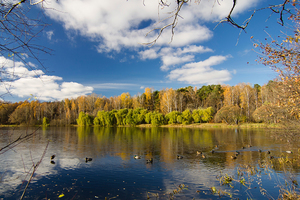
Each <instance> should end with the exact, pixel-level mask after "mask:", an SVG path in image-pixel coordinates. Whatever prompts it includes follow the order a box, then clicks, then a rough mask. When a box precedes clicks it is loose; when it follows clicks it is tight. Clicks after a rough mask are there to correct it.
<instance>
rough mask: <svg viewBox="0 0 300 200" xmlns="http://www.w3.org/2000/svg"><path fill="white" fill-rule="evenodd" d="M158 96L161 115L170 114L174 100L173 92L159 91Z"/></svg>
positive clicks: (169, 90)
mask: <svg viewBox="0 0 300 200" xmlns="http://www.w3.org/2000/svg"><path fill="white" fill-rule="evenodd" d="M159 95H160V96H159V99H160V110H161V112H162V113H163V114H167V113H169V112H172V111H173V109H174V101H173V99H174V98H175V90H173V89H172V88H170V89H168V88H166V89H165V90H162V91H160V93H159Z"/></svg>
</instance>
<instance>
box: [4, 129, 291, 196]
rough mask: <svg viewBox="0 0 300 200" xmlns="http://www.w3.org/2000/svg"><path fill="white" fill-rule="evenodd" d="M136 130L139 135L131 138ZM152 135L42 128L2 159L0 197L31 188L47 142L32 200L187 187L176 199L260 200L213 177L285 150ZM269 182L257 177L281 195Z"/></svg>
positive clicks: (227, 138)
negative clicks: (225, 195)
mask: <svg viewBox="0 0 300 200" xmlns="http://www.w3.org/2000/svg"><path fill="white" fill-rule="evenodd" d="M103 130H105V131H103ZM111 130H113V131H115V132H111ZM136 130H138V132H134V131H136ZM150 130H151V129H148V130H142V129H139V128H137V129H132V128H130V129H126V128H125V129H124V128H123V129H120V130H119V129H100V130H97V131H98V132H93V129H89V131H88V132H84V131H82V130H81V132H77V130H76V129H72V128H51V129H49V130H48V131H45V130H43V131H41V132H39V133H38V134H37V135H35V136H34V137H33V138H31V139H30V140H28V141H27V142H24V143H22V144H20V145H18V146H17V147H15V148H14V149H12V150H10V151H7V152H6V153H4V154H2V155H0V158H1V163H0V169H1V171H0V172H1V184H0V198H5V199H7V198H8V199H9V197H10V198H11V199H17V198H19V197H20V195H21V193H22V191H23V189H24V187H25V185H26V183H27V182H24V184H23V186H22V187H21V185H22V180H28V179H29V175H27V174H26V173H25V172H28V171H29V170H30V167H31V166H32V160H33V162H34V163H37V162H38V161H39V159H40V157H41V155H42V153H43V151H44V149H45V147H46V144H47V141H48V139H49V140H50V144H49V147H48V149H47V152H46V155H45V158H44V159H43V162H42V163H41V165H40V166H39V167H38V170H37V171H36V173H35V176H34V179H33V180H32V182H31V183H30V185H29V188H28V190H27V191H26V196H27V197H28V198H37V199H42V198H45V197H47V198H50V199H56V198H57V197H58V196H59V195H61V194H64V195H65V199H88V198H92V199H94V198H97V197H98V198H99V199H104V197H108V198H112V197H116V199H134V198H136V199H145V198H146V197H147V193H148V195H149V196H150V197H152V198H154V196H153V195H154V194H156V193H158V194H159V197H160V199H168V197H169V194H168V193H170V192H172V191H173V190H174V189H176V187H177V186H178V185H179V184H182V183H183V184H185V185H187V186H188V190H184V191H183V193H181V194H177V196H179V197H181V198H183V197H184V198H188V199H192V198H196V199H207V198H211V199H218V198H219V197H218V195H212V194H211V192H210V188H211V187H212V186H214V187H216V188H217V189H223V190H224V189H226V190H227V191H229V192H230V193H234V194H235V197H238V198H240V199H244V198H245V199H246V198H247V197H249V198H250V197H252V196H251V195H253V197H257V198H261V197H264V196H262V195H261V193H260V191H259V184H258V183H257V182H255V183H253V187H257V189H255V190H251V191H247V192H246V188H245V187H244V186H243V187H240V185H239V184H235V187H234V189H231V188H229V187H226V186H220V184H219V182H218V180H217V179H216V176H218V175H220V174H221V173H222V174H226V173H228V174H231V173H232V171H233V170H236V164H237V163H238V164H241V165H244V164H249V163H252V162H254V163H257V162H258V160H264V159H266V158H267V156H268V155H267V154H266V152H263V153H262V154H260V153H258V151H257V149H258V148H261V149H263V150H264V151H265V150H266V149H272V154H273V152H274V154H275V153H277V154H276V155H280V154H281V153H282V152H284V148H283V146H284V145H282V144H280V143H278V142H277V141H275V140H271V139H270V137H269V136H268V135H264V134H262V133H260V132H249V133H248V132H246V133H239V134H238V133H237V132H235V131H234V130H233V131H232V133H231V132H225V133H226V135H225V134H224V132H220V133H216V132H208V131H205V132H201V131H199V130H197V131H198V132H197V131H190V130H189V131H188V132H187V133H185V134H182V133H180V130H177V131H173V130H169V129H157V130H158V132H154V133H152V132H151V131H150ZM157 130H156V131H157ZM166 130H167V131H166ZM101 131H102V132H101ZM107 131H110V132H107ZM143 131H144V132H143ZM230 134H231V135H230ZM233 135H234V136H233ZM6 142H7V140H6V139H5V138H3V137H2V138H1V139H0V143H1V146H3V145H4V144H5V143H6ZM250 142H251V144H252V145H253V147H251V148H246V149H242V146H244V145H245V144H248V143H250ZM216 144H218V145H219V147H218V149H216V153H211V152H210V151H211V149H213V148H215V147H214V146H215V145H216ZM293 148H296V147H293ZM197 150H201V151H203V152H204V153H205V155H206V158H205V159H203V158H201V156H197V155H196V151H197ZM235 150H239V151H240V152H241V154H240V155H239V157H238V159H236V160H234V161H233V160H232V159H230V156H231V155H232V154H233V153H234V152H235ZM53 154H55V155H56V157H55V159H54V161H55V164H51V163H50V157H51V155H53ZM135 154H138V155H141V156H142V158H141V159H133V155H135ZM177 154H180V155H183V159H180V160H177V159H176V155H177ZM86 157H92V158H93V160H92V161H91V162H85V158H86ZM151 157H153V158H154V162H153V164H146V159H149V158H151ZM31 158H32V159H31ZM3 161H5V162H3ZM26 175H27V177H26ZM272 176H274V177H273V178H272V180H274V181H272V182H270V181H269V179H268V178H269V176H268V174H265V173H263V174H261V177H258V179H262V180H263V181H262V182H263V184H264V185H263V187H264V188H265V189H267V191H270V192H271V193H272V195H273V197H277V196H278V190H279V189H278V188H275V190H276V192H272V191H274V187H275V186H276V184H277V183H279V182H281V181H282V178H281V175H279V176H278V177H277V175H276V174H272ZM236 178H238V177H236ZM274 182H275V184H274ZM266 183H267V184H266ZM20 188H21V189H20ZM196 191H200V192H198V193H197V192H196ZM240 191H241V192H240ZM228 198H229V197H228ZM225 199H226V198H225Z"/></svg>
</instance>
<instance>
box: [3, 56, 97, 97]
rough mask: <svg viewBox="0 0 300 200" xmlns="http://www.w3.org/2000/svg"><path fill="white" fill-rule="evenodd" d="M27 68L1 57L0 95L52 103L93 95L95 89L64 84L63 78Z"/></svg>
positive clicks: (74, 84)
mask: <svg viewBox="0 0 300 200" xmlns="http://www.w3.org/2000/svg"><path fill="white" fill-rule="evenodd" d="M31 65H32V66H33V68H32V69H28V68H26V66H25V65H24V63H22V62H13V61H12V60H10V59H6V58H4V57H2V56H1V57H0V66H1V67H2V74H3V75H2V80H3V81H2V82H1V83H0V94H5V93H7V91H9V92H10V93H11V94H12V95H16V96H18V97H21V98H24V97H29V96H31V95H32V96H34V97H37V99H39V100H45V101H51V100H62V99H64V98H76V97H78V96H81V95H86V94H89V93H92V91H93V88H92V87H90V86H84V85H82V84H80V83H75V82H62V80H63V78H62V77H58V76H49V75H45V74H44V72H43V71H41V70H37V69H34V65H33V64H31Z"/></svg>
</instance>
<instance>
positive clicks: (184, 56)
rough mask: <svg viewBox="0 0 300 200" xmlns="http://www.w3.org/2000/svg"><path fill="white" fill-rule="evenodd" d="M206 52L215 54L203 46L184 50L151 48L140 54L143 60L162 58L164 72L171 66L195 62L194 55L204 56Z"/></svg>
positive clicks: (189, 46)
mask: <svg viewBox="0 0 300 200" xmlns="http://www.w3.org/2000/svg"><path fill="white" fill-rule="evenodd" d="M206 52H213V50H212V49H210V48H207V47H203V46H196V45H188V46H186V47H184V48H179V47H177V48H175V47H164V48H161V49H160V48H151V49H148V50H145V51H141V52H139V54H140V57H141V59H142V60H145V59H156V58H160V59H161V61H162V66H161V67H160V69H161V70H163V71H167V70H169V69H170V67H171V66H173V67H174V66H176V65H179V64H183V63H187V62H192V61H194V58H195V55H194V54H202V53H206Z"/></svg>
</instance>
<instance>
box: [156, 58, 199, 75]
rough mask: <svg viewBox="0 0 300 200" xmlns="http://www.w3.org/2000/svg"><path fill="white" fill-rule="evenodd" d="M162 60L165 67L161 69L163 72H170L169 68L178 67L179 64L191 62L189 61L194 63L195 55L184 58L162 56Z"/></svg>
mask: <svg viewBox="0 0 300 200" xmlns="http://www.w3.org/2000/svg"><path fill="white" fill-rule="evenodd" d="M161 59H162V61H163V66H161V68H160V69H161V70H163V71H167V70H169V66H172V65H178V64H182V63H186V62H189V61H193V60H194V56H193V55H187V56H183V57H177V56H170V55H165V56H162V58H161Z"/></svg>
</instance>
